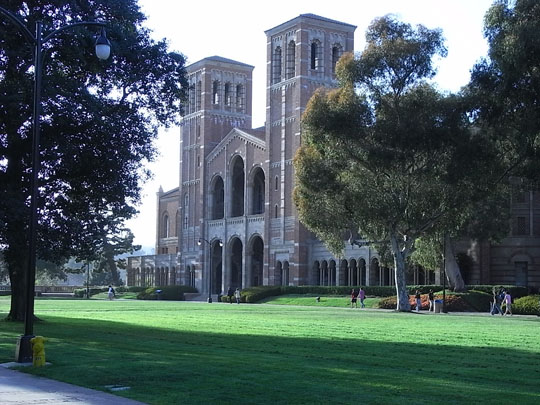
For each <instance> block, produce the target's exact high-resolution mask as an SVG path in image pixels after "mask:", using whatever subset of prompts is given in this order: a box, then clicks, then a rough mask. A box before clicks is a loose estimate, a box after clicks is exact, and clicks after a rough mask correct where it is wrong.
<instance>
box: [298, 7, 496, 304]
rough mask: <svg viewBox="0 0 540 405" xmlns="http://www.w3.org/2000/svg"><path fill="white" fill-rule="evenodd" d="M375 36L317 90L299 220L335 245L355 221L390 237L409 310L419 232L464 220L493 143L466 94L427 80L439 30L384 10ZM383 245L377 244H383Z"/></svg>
mask: <svg viewBox="0 0 540 405" xmlns="http://www.w3.org/2000/svg"><path fill="white" fill-rule="evenodd" d="M366 41H367V45H366V48H365V49H364V51H363V52H362V53H361V54H360V55H359V56H358V57H357V58H354V57H353V56H352V55H350V54H349V55H346V56H344V57H343V58H342V59H341V60H340V61H339V63H338V67H337V76H338V79H339V87H338V88H337V89H334V90H320V91H317V92H316V93H315V94H314V96H313V97H312V99H311V100H310V102H309V104H308V107H307V109H306V111H305V114H304V116H303V128H304V132H303V146H302V147H301V148H300V149H299V150H298V153H297V155H296V157H295V169H296V180H297V187H296V189H295V202H296V205H297V207H298V210H299V214H300V217H301V220H302V221H303V222H304V224H306V226H307V227H308V228H309V229H311V230H312V231H314V232H315V233H316V234H317V235H318V236H319V237H320V238H322V239H323V240H324V241H325V243H326V244H327V245H328V247H329V248H330V249H331V250H332V251H333V252H335V253H336V254H337V253H338V252H340V251H342V249H343V246H344V238H343V236H344V234H346V231H347V230H351V229H352V230H353V231H356V232H358V233H359V234H360V235H362V236H363V237H365V238H366V239H369V240H372V241H376V242H378V243H379V245H382V244H386V245H388V246H389V248H390V250H391V252H392V256H393V261H394V271H395V280H396V293H397V297H398V300H397V302H398V303H397V309H398V310H401V311H407V310H409V309H410V305H409V296H408V292H407V288H406V276H405V275H406V272H407V259H408V257H409V256H410V255H411V253H412V252H413V251H414V249H415V241H416V240H417V239H418V238H420V237H429V236H431V235H434V234H436V233H440V231H441V229H442V228H443V227H445V226H448V224H454V225H456V226H457V225H459V224H461V223H462V222H463V221H464V217H463V215H462V213H463V209H464V207H466V206H469V204H470V202H471V201H476V200H479V199H480V198H481V196H482V195H483V193H485V192H486V190H487V188H488V186H487V184H488V183H489V181H486V180H489V178H490V177H489V176H491V172H492V169H493V167H492V165H493V164H496V160H492V158H493V157H494V155H493V149H492V147H491V145H490V143H489V142H487V141H486V139H484V138H483V137H482V133H481V132H478V131H472V130H470V121H469V117H468V116H467V114H466V111H467V109H466V108H465V107H466V103H464V102H463V100H462V98H461V97H460V96H458V95H453V94H442V93H441V92H439V91H438V90H437V89H436V88H435V87H434V86H433V85H431V84H430V83H429V79H431V78H432V77H433V76H434V75H435V68H434V58H435V57H444V56H445V55H446V53H447V50H446V48H445V46H444V41H443V36H442V33H441V31H440V30H438V29H434V30H431V29H427V28H426V27H424V26H421V25H419V26H416V27H412V26H410V25H409V24H405V23H402V22H399V21H397V20H395V19H394V18H393V17H391V16H385V17H382V18H379V19H376V20H374V21H373V22H372V24H371V25H370V26H369V28H368V30H367V33H366ZM375 246H376V247H377V244H376V245H375Z"/></svg>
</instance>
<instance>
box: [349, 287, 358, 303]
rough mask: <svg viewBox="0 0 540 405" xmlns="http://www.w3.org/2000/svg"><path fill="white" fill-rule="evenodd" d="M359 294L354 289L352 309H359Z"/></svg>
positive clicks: (352, 292)
mask: <svg viewBox="0 0 540 405" xmlns="http://www.w3.org/2000/svg"><path fill="white" fill-rule="evenodd" d="M357 301H358V293H357V292H356V290H355V289H354V288H353V289H352V291H351V308H358V303H357Z"/></svg>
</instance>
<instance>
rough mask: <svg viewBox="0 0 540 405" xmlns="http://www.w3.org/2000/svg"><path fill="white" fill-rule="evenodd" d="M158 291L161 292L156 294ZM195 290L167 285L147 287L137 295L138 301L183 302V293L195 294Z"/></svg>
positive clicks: (188, 287) (183, 286) (185, 286)
mask: <svg viewBox="0 0 540 405" xmlns="http://www.w3.org/2000/svg"><path fill="white" fill-rule="evenodd" d="M158 291H161V292H160V293H158ZM195 292H197V289H196V288H194V287H190V286H187V285H168V286H163V287H148V288H147V289H145V290H143V291H140V292H139V293H138V294H137V299H138V300H157V299H160V300H164V301H184V300H185V298H184V293H195Z"/></svg>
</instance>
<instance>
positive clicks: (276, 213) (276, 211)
mask: <svg viewBox="0 0 540 405" xmlns="http://www.w3.org/2000/svg"><path fill="white" fill-rule="evenodd" d="M278 209H279V208H278V205H277V204H276V205H274V218H277V217H278Z"/></svg>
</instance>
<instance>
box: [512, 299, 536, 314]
mask: <svg viewBox="0 0 540 405" xmlns="http://www.w3.org/2000/svg"><path fill="white" fill-rule="evenodd" d="M539 301H540V295H528V296H526V297H521V298H518V299H517V300H515V301H514V304H512V313H514V314H520V315H540V302H539Z"/></svg>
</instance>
